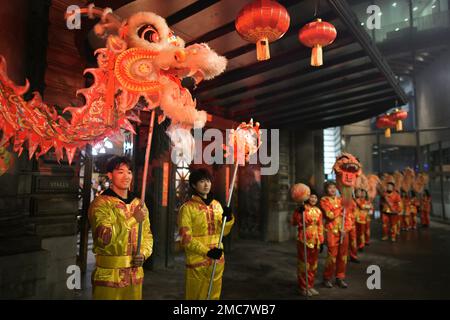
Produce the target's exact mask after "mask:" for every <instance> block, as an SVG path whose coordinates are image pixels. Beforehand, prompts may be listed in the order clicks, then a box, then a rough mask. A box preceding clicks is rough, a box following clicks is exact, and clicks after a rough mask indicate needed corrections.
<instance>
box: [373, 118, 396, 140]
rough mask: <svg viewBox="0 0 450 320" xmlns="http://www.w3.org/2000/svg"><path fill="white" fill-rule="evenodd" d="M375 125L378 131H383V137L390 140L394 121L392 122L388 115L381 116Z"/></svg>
mask: <svg viewBox="0 0 450 320" xmlns="http://www.w3.org/2000/svg"><path fill="white" fill-rule="evenodd" d="M375 125H376V126H377V128H378V129H385V130H384V136H385V137H386V138H390V137H391V128H393V127H395V121H393V120H392V119H391V117H390V116H389V115H387V114H383V115H382V116H379V117H378V118H377V121H376V123H375Z"/></svg>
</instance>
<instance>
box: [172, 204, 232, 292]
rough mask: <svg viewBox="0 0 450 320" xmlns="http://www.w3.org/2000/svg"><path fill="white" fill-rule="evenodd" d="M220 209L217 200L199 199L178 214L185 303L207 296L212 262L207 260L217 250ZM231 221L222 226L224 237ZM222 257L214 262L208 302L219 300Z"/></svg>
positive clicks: (222, 266) (222, 269)
mask: <svg viewBox="0 0 450 320" xmlns="http://www.w3.org/2000/svg"><path fill="white" fill-rule="evenodd" d="M222 213H223V208H222V206H221V204H220V203H219V202H218V201H217V200H212V201H211V202H210V203H209V204H208V201H207V202H205V201H204V200H203V199H202V198H201V197H199V196H198V195H193V196H192V198H191V199H190V200H189V201H187V202H186V203H184V204H183V205H182V206H181V208H180V212H179V217H178V219H179V221H178V226H179V228H180V235H181V244H182V246H183V247H184V249H185V254H186V291H185V292H186V300H204V299H206V298H207V295H208V286H209V280H210V277H211V273H212V264H213V260H212V259H210V258H209V257H207V255H206V254H207V253H208V251H209V250H210V249H212V248H214V247H217V244H218V243H219V237H220V231H221V226H222ZM233 224H234V218H233V219H231V220H230V221H227V222H226V224H225V231H224V235H227V234H229V233H230V231H231V228H232V226H233ZM224 266H225V256H224V255H222V257H221V258H220V260H218V261H217V267H216V273H215V275H214V281H213V286H212V292H211V299H212V300H218V299H219V298H220V293H221V290H222V275H223V271H224Z"/></svg>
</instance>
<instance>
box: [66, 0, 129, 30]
mask: <svg viewBox="0 0 450 320" xmlns="http://www.w3.org/2000/svg"><path fill="white" fill-rule="evenodd" d="M80 14H82V15H87V16H88V17H89V19H95V18H100V22H99V23H98V24H97V25H96V28H95V33H96V34H97V35H99V36H102V35H104V34H105V32H106V31H107V30H110V31H114V32H118V31H119V29H120V28H121V26H122V19H121V18H120V17H119V16H117V15H115V14H113V11H112V9H111V8H104V9H102V8H99V7H95V6H94V4H93V3H91V4H90V5H88V6H87V7H86V8H81V9H80ZM71 15H72V14H69V13H66V14H65V16H64V18H65V19H66V20H67V19H68V18H69V17H71Z"/></svg>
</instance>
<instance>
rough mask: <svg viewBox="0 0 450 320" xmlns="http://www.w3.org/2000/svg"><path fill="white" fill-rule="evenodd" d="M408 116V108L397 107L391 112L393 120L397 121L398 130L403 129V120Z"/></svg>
mask: <svg viewBox="0 0 450 320" xmlns="http://www.w3.org/2000/svg"><path fill="white" fill-rule="evenodd" d="M406 118H408V112H407V111H406V110H402V109H395V110H394V112H393V113H392V114H391V119H392V121H395V128H396V130H397V131H402V130H403V122H402V120H405V119H406Z"/></svg>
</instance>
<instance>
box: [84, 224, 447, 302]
mask: <svg viewBox="0 0 450 320" xmlns="http://www.w3.org/2000/svg"><path fill="white" fill-rule="evenodd" d="M380 229H381V226H380V222H379V221H374V223H373V224H372V234H373V239H372V244H371V246H370V247H367V249H366V250H365V251H364V252H363V253H359V257H360V259H361V264H354V263H350V264H349V266H348V269H347V270H348V272H347V280H348V283H349V288H347V289H340V288H337V287H335V288H333V289H327V288H323V287H321V285H320V282H321V275H322V271H323V265H324V260H325V255H326V254H325V251H326V250H324V252H323V253H322V254H321V255H320V258H319V271H318V276H317V279H316V288H317V289H318V290H319V291H320V296H317V297H313V298H312V299H449V298H450V272H449V270H450V226H449V225H444V224H439V223H432V225H431V228H429V229H419V230H417V231H410V232H403V233H402V235H401V238H400V240H399V241H398V242H397V243H390V242H385V241H380V240H378V239H379V238H380V236H379V235H380V233H381V230H380ZM226 259H227V262H226V268H225V275H224V279H223V290H222V298H223V299H239V300H242V299H304V298H303V297H301V296H299V294H298V290H297V283H296V266H297V260H296V243H295V241H288V242H283V243H265V242H260V241H254V240H239V241H236V242H235V243H234V245H233V251H232V252H230V253H228V254H227V256H226ZM369 265H378V266H379V267H380V269H381V289H380V290H369V289H368V288H367V285H366V281H367V278H368V277H369V274H367V273H366V269H367V267H368V266H369ZM91 268H92V266H91ZM86 285H87V286H85V290H84V291H83V292H81V293H80V295H79V297H78V298H80V299H90V287H89V286H90V285H89V284H88V281H87V280H86ZM183 286H184V258H183V256H182V255H180V256H179V257H177V259H176V266H175V267H174V268H172V269H166V270H162V271H146V278H145V283H144V291H143V297H144V299H183Z"/></svg>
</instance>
